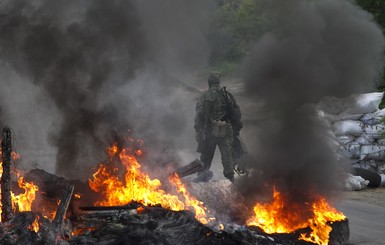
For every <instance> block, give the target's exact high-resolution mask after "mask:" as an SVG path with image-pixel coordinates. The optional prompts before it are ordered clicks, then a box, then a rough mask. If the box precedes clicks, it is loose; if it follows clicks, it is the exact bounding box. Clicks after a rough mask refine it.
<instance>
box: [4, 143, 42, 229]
mask: <svg viewBox="0 0 385 245" xmlns="http://www.w3.org/2000/svg"><path fill="white" fill-rule="evenodd" d="M11 156H12V160H13V161H17V160H18V159H19V155H18V154H17V153H16V152H12V153H11ZM0 158H1V159H2V155H1V149H0ZM2 174H3V166H2V161H0V178H1V175H2ZM16 174H17V177H18V178H19V179H18V182H17V183H18V186H19V187H20V188H21V189H24V193H21V194H19V195H16V194H15V193H14V192H12V191H11V198H12V209H13V211H14V212H15V211H20V212H23V211H31V208H32V203H33V201H34V200H35V196H36V195H35V194H36V191H38V189H39V188H38V187H37V186H36V185H34V184H33V183H32V182H31V183H28V182H26V181H25V180H24V177H19V176H20V172H18V171H16ZM1 211H2V210H1V203H0V221H1Z"/></svg>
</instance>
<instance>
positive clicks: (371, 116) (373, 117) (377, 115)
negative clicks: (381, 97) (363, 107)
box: [360, 109, 385, 125]
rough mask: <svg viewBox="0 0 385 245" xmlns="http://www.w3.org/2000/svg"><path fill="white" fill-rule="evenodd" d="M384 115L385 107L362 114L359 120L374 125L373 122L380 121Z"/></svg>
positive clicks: (377, 122)
mask: <svg viewBox="0 0 385 245" xmlns="http://www.w3.org/2000/svg"><path fill="white" fill-rule="evenodd" d="M384 117H385V109H382V110H378V111H376V112H373V113H368V114H365V115H363V116H362V117H361V118H360V121H362V122H363V123H365V124H369V125H374V124H379V123H381V121H382V120H383V118H384Z"/></svg>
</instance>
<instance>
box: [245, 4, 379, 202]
mask: <svg viewBox="0 0 385 245" xmlns="http://www.w3.org/2000/svg"><path fill="white" fill-rule="evenodd" d="M261 2H262V3H263V4H261V6H264V8H265V9H264V13H265V17H266V18H267V19H268V22H269V28H268V29H269V30H270V31H269V32H267V33H266V34H265V35H264V36H263V37H262V38H260V39H259V40H258V42H257V43H256V44H255V46H254V48H253V50H252V52H251V53H250V54H249V55H248V57H247V59H246V60H245V62H244V70H243V71H244V73H243V75H244V80H245V87H246V91H248V94H249V96H250V97H252V98H255V99H256V100H261V101H263V103H264V105H265V109H266V110H268V111H270V112H271V114H272V116H271V117H270V118H268V119H267V120H266V121H265V122H263V123H261V124H260V125H258V127H257V128H256V130H257V133H255V134H254V137H253V138H254V147H255V148H254V151H253V152H257V153H256V157H255V161H254V166H255V167H256V168H257V169H262V170H263V173H264V176H260V175H258V176H254V179H253V180H252V181H254V182H253V183H254V187H251V186H253V184H251V185H250V182H251V181H249V185H248V186H249V187H250V188H251V189H250V191H251V192H253V193H255V192H256V191H258V189H259V190H260V189H261V188H260V187H261V186H262V184H263V182H264V181H267V182H269V183H270V184H273V183H272V182H274V183H275V184H277V185H278V186H279V188H280V189H281V190H284V193H290V198H293V199H294V200H297V201H298V200H301V195H299V194H298V193H308V192H309V190H311V191H315V192H316V193H321V194H324V195H325V196H327V197H331V196H332V195H333V193H334V192H335V191H336V190H337V189H338V186H339V184H340V183H341V179H342V177H341V176H340V170H341V169H342V167H343V165H341V163H338V162H337V160H336V157H335V155H334V152H333V150H331V148H330V147H329V145H328V141H327V140H326V137H325V135H327V129H328V128H327V125H323V124H322V122H320V121H319V120H316V118H317V113H316V110H315V107H314V106H312V105H310V104H309V103H316V102H317V101H319V100H320V99H321V98H322V97H324V96H337V97H343V96H348V95H350V94H352V93H361V92H369V91H373V89H374V83H375V81H376V80H377V79H378V78H379V76H380V71H381V68H382V56H383V49H384V37H383V35H382V32H381V29H380V28H379V27H378V26H377V25H376V24H375V23H374V22H373V20H372V16H370V15H369V14H368V13H366V12H364V11H363V10H361V9H360V8H359V7H357V6H355V5H354V4H353V3H352V1H345V0H338V1H336V0H322V1H307V0H291V1H280V0H269V1H261ZM306 104H307V105H306ZM295 193H297V194H295ZM308 197H309V196H306V198H308ZM304 201H308V199H304Z"/></svg>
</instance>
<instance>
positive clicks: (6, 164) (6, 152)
mask: <svg viewBox="0 0 385 245" xmlns="http://www.w3.org/2000/svg"><path fill="white" fill-rule="evenodd" d="M1 149H2V157H3V174H2V176H1V203H2V207H1V208H2V213H1V221H2V222H7V221H9V220H10V219H11V218H12V199H11V153H12V143H11V130H10V129H9V128H4V129H3V140H2V142H1Z"/></svg>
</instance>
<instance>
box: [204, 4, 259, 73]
mask: <svg viewBox="0 0 385 245" xmlns="http://www.w3.org/2000/svg"><path fill="white" fill-rule="evenodd" d="M258 4H259V1H258V0H227V1H224V2H222V5H221V6H220V8H219V10H218V11H217V13H216V18H215V21H214V25H213V26H212V31H211V35H210V43H211V47H212V53H211V59H210V63H211V65H213V66H219V67H221V68H226V67H227V68H229V69H233V68H235V67H237V65H236V64H237V63H239V62H240V61H241V60H242V58H243V57H244V56H245V54H246V53H247V51H248V50H250V47H251V44H252V43H253V41H255V40H256V39H257V38H258V37H260V36H261V35H262V33H263V31H264V30H263V27H262V26H263V17H262V13H261V12H260V10H261V8H259V6H258ZM221 63H223V64H221Z"/></svg>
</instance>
